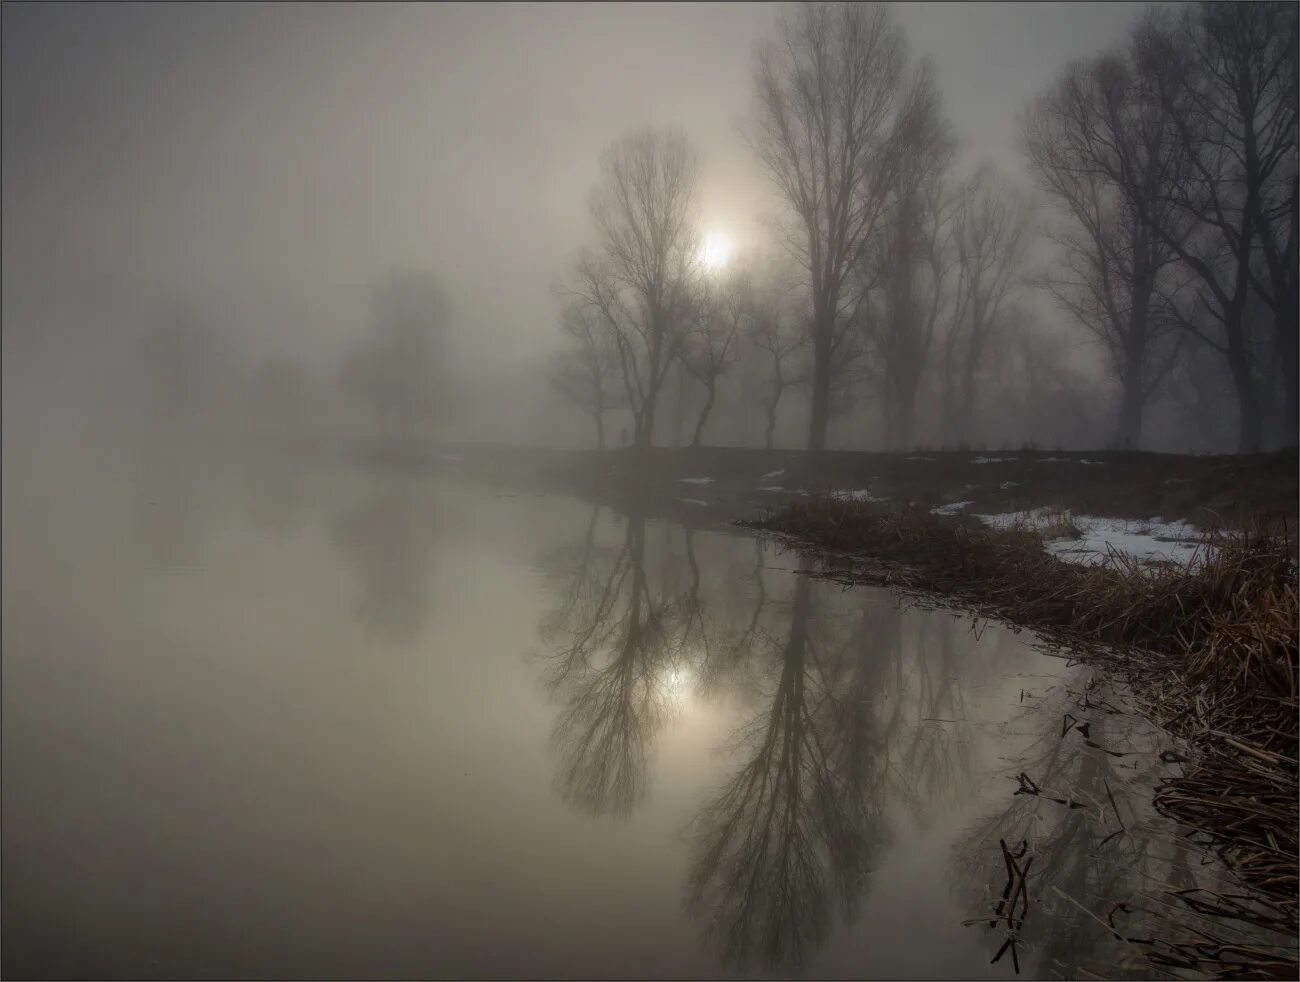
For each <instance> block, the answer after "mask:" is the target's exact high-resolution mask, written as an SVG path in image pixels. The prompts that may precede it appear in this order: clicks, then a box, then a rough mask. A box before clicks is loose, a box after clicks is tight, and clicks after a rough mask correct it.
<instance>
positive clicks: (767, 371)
mask: <svg viewBox="0 0 1300 982" xmlns="http://www.w3.org/2000/svg"><path fill="white" fill-rule="evenodd" d="M806 320H807V318H806V317H804V316H803V315H802V312H801V311H800V310H799V309H798V308H797V307H796V306H795V305H794V304H792V303H791V298H790V297H789V296H788V295H787V294H785V293H783V291H781V289H780V286H779V285H777V284H772V283H768V284H765V285H764V286H763V287H755V286H752V285H751V288H750V289H749V291H748V292H747V294H746V295H745V298H744V323H745V342H746V344H748V345H749V346H750V347H751V348H752V349H753V350H754V351H755V352H756V353H757V354H758V355H759V358H760V361H761V364H762V379H761V382H760V386H761V388H760V391H759V395H758V402H759V405H760V406H761V407H762V409H763V416H764V419H765V421H766V422H765V426H764V429H763V447H764V449H766V450H771V449H772V441H773V438H774V435H775V433H776V419H777V411H778V410H779V409H780V407H781V400H782V397H783V396H784V395H785V393H786V392H787V391H788V390H790V389H792V388H795V387H797V386H801V385H804V384H806V382H807V371H806V367H805V365H804V364H803V360H802V356H803V354H804V352H805V351H806V349H807V341H808V331H807V324H806V323H805V321H806Z"/></svg>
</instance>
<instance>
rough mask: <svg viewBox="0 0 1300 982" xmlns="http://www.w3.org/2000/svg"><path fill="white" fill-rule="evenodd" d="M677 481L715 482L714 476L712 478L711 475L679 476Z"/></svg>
mask: <svg viewBox="0 0 1300 982" xmlns="http://www.w3.org/2000/svg"><path fill="white" fill-rule="evenodd" d="M677 483H678V484H712V483H713V478H711V477H679V478H678V479H677Z"/></svg>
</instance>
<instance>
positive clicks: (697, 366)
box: [682, 276, 746, 447]
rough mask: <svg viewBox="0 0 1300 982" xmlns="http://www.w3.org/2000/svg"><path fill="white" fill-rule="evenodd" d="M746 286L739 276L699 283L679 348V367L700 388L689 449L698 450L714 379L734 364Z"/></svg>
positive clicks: (711, 402)
mask: <svg viewBox="0 0 1300 982" xmlns="http://www.w3.org/2000/svg"><path fill="white" fill-rule="evenodd" d="M745 292H746V284H745V282H744V281H743V279H742V278H741V277H739V276H728V277H725V278H717V279H714V280H712V281H710V280H702V281H701V285H700V289H699V291H698V293H697V297H696V302H695V305H694V310H693V316H692V317H691V326H690V328H689V330H688V332H687V335H686V338H685V341H684V344H683V346H682V366H683V367H684V368H685V370H686V372H687V373H688V374H689V375H690V376H691V377H692V378H694V379H695V380H696V381H697V382H699V383H700V384H701V385H702V386H704V393H705V394H704V405H703V406H701V407H700V415H699V416H698V417H697V418H696V421H695V432H694V434H693V435H692V436H691V446H692V447H698V446H699V445H700V440H701V439H702V438H703V435H704V426H705V424H706V423H707V422H708V421H709V414H710V413H711V412H712V411H713V406H714V403H715V401H716V400H717V394H718V380H719V379H721V378H722V376H723V375H724V374H725V373H726V372H727V371H728V370H729V369H730V368H731V366H732V365H734V364H735V362H736V358H737V355H738V343H737V339H738V336H739V332H740V326H741V318H742V317H743V310H744V296H745Z"/></svg>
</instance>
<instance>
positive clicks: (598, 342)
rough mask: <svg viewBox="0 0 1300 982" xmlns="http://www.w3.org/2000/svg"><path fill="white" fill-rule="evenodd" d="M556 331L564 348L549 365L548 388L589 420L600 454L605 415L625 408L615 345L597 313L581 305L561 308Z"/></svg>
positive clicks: (572, 304) (602, 445) (602, 443)
mask: <svg viewBox="0 0 1300 982" xmlns="http://www.w3.org/2000/svg"><path fill="white" fill-rule="evenodd" d="M560 330H561V331H562V332H563V333H564V336H565V339H566V340H567V342H568V345H567V348H566V349H565V350H564V351H561V352H558V353H557V354H556V355H555V357H554V359H553V361H552V363H551V371H550V375H549V381H550V384H551V388H552V389H554V390H555V391H556V392H557V393H558V394H559V395H560V396H562V397H563V398H564V399H566V400H567V401H568V402H570V403H572V404H573V405H574V406H576V407H577V408H578V409H580V410H581V411H582V412H584V413H586V414H587V415H589V416H590V417H591V418H592V420H593V422H595V424H596V448H597V449H598V450H604V449H605V413H606V412H607V411H609V410H611V409H617V408H619V407H620V406H623V405H625V404H626V403H625V401H624V397H623V392H622V389H621V384H620V381H619V365H618V346H617V343H616V342H615V339H614V336H613V333H612V332H610V331H608V330H606V329H605V327H604V326H603V325H602V323H601V321H600V319H599V316H598V315H597V313H596V312H595V311H594V310H593V309H591V308H590V307H589V306H586V305H583V304H581V303H569V304H567V305H566V306H565V307H564V309H563V311H562V312H561V314H560Z"/></svg>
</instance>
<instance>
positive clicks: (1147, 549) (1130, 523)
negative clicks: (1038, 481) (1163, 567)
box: [976, 507, 1213, 566]
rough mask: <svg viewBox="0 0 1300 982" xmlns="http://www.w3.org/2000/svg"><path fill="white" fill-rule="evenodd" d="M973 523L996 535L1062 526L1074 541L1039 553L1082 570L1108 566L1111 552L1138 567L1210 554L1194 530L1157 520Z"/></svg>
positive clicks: (1019, 515) (1031, 516)
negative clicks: (1076, 532) (1076, 534)
mask: <svg viewBox="0 0 1300 982" xmlns="http://www.w3.org/2000/svg"><path fill="white" fill-rule="evenodd" d="M976 517H977V518H979V519H980V521H982V522H984V524H986V525H988V526H990V527H991V528H997V529H1009V528H1027V529H1034V530H1037V529H1040V528H1042V527H1043V526H1045V525H1048V524H1051V523H1054V522H1056V521H1058V520H1061V519H1064V520H1067V521H1068V522H1069V523H1070V524H1071V525H1073V526H1074V527H1075V528H1077V529H1078V530H1079V532H1080V535H1079V538H1077V539H1066V538H1056V539H1051V540H1048V541H1046V542H1044V543H1043V548H1044V550H1046V551H1047V552H1049V553H1051V554H1052V555H1053V556H1055V557H1056V558H1057V559H1060V560H1061V561H1063V562H1067V563H1078V564H1080V565H1083V566H1094V565H1101V564H1106V563H1110V562H1113V555H1112V550H1114V553H1118V554H1119V555H1120V556H1121V557H1127V558H1130V559H1135V560H1137V561H1138V562H1140V563H1147V564H1152V563H1174V564H1177V565H1179V566H1186V565H1187V564H1188V563H1190V562H1191V560H1192V557H1193V556H1195V555H1197V554H1198V552H1199V553H1201V554H1206V553H1207V552H1209V551H1212V550H1213V547H1212V546H1209V545H1206V543H1205V538H1204V536H1203V535H1202V533H1201V532H1200V530H1199V529H1197V528H1196V527H1195V526H1194V525H1190V524H1189V523H1187V522H1185V521H1181V520H1179V521H1174V522H1162V521H1160V519H1158V518H1152V519H1147V520H1142V519H1126V518H1102V517H1100V516H1097V515H1075V514H1071V513H1070V512H1062V511H1060V510H1059V509H1056V508H1047V507H1045V508H1032V509H1030V510H1029V511H1017V512H1007V513H1005V514H1001V515H977V516H976Z"/></svg>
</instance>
